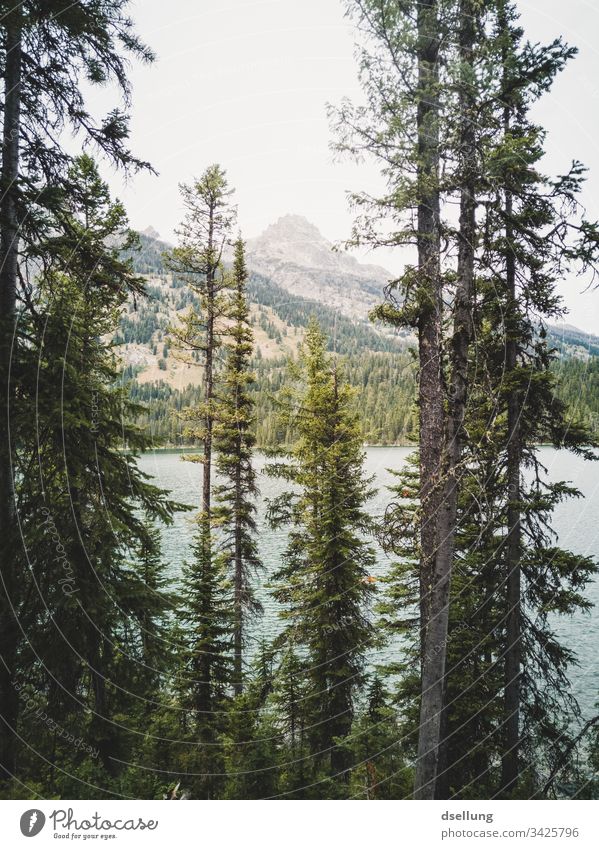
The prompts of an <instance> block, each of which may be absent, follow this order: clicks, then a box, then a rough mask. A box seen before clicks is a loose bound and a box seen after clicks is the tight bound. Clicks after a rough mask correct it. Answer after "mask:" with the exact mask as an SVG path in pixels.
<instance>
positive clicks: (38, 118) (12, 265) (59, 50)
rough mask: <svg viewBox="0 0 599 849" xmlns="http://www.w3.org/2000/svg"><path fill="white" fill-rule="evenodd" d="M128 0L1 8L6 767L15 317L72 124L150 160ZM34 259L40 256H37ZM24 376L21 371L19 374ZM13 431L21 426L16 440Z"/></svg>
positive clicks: (130, 161) (13, 630)
mask: <svg viewBox="0 0 599 849" xmlns="http://www.w3.org/2000/svg"><path fill="white" fill-rule="evenodd" d="M126 5H127V4H126V3H124V2H123V0H110V2H107V3H101V4H98V3H96V2H88V0H81V2H77V3H70V2H68V3H66V2H64V1H63V0H52V2H37V0H32V2H20V3H17V4H3V7H2V10H1V12H2V13H1V15H0V19H1V28H0V31H1V36H2V37H1V40H0V66H1V67H2V69H3V70H2V83H3V85H2V88H3V91H4V92H5V97H4V98H3V102H2V104H0V110H1V114H2V139H3V147H2V165H1V174H0V183H1V186H2V192H1V196H2V202H1V208H0V417H1V418H2V420H3V422H4V426H3V427H2V429H1V433H2V439H1V441H0V538H1V539H2V540H3V551H2V563H1V568H2V577H3V584H2V586H3V589H2V594H1V597H0V652H1V653H2V658H3V663H1V664H0V701H1V702H2V704H3V705H4V711H3V720H2V726H1V728H0V770H2V777H4V778H6V777H7V776H10V775H11V774H12V773H13V772H14V767H15V753H16V748H15V746H16V743H15V739H16V738H15V736H14V735H15V727H16V723H17V719H18V696H17V693H16V692H15V690H14V686H13V682H14V680H15V676H16V673H17V668H16V663H17V653H18V642H19V628H18V625H17V623H16V622H15V620H14V616H13V613H12V611H13V610H15V609H17V608H18V607H19V603H20V599H19V587H20V581H19V573H18V569H19V562H18V551H19V541H18V538H17V537H13V534H14V533H15V531H16V521H15V519H16V514H15V493H14V483H13V475H14V469H15V468H16V457H15V453H14V452H15V451H16V450H17V446H18V443H19V436H20V434H19V432H18V431H16V430H15V428H14V424H13V423H11V422H10V421H9V411H10V410H13V411H14V410H16V408H17V405H18V403H19V400H20V399H19V395H18V393H15V391H14V384H13V383H12V382H11V357H13V356H14V355H15V353H16V351H17V349H18V347H19V345H20V344H21V342H22V340H21V338H20V334H19V333H18V329H17V332H16V333H15V321H16V319H17V316H18V314H19V311H20V310H21V309H25V310H26V309H28V307H29V305H30V303H31V298H30V295H31V291H30V286H31V280H29V279H28V275H27V273H26V267H25V259H26V258H27V257H29V256H32V255H33V257H35V256H38V257H39V243H40V241H43V238H44V235H45V231H46V229H47V227H48V226H49V220H48V219H49V218H50V220H51V219H52V216H53V215H54V213H55V212H56V210H57V207H59V206H60V205H61V204H62V201H63V198H64V194H63V193H62V192H61V191H60V189H61V188H62V189H64V188H65V187H66V186H67V185H68V173H69V164H70V162H71V161H72V156H71V155H70V154H69V153H68V152H67V150H66V147H65V146H64V145H63V144H62V143H61V140H60V134H61V131H62V130H63V129H64V128H69V129H72V130H73V131H74V132H75V133H77V134H78V136H79V138H80V139H81V141H82V142H83V143H86V142H90V141H91V142H93V143H94V144H95V145H96V146H97V147H98V149H99V150H101V151H102V153H104V154H105V155H106V156H107V158H108V159H110V160H111V161H112V162H113V163H114V164H116V165H117V166H118V167H122V168H123V169H125V170H128V169H137V168H140V167H146V166H147V163H143V162H141V161H140V160H138V159H136V158H135V157H134V156H133V154H132V153H131V152H130V151H129V149H128V148H127V144H126V142H127V136H128V127H127V115H126V109H127V107H128V104H129V98H130V90H129V82H128V76H127V54H129V56H132V57H136V58H139V59H141V60H142V61H151V60H152V58H153V56H152V53H151V51H150V50H149V49H148V48H147V47H146V46H145V45H144V44H143V43H142V42H141V41H140V39H139V38H138V37H137V35H136V34H135V31H134V29H133V24H132V22H131V20H130V18H129V17H128V16H127V14H126V12H125V6H126ZM84 81H85V83H92V84H105V83H107V82H115V83H116V84H117V87H118V89H119V90H120V93H121V100H122V102H123V106H124V108H116V109H114V110H112V111H111V112H110V113H109V114H108V115H107V116H106V117H105V118H104V119H103V120H100V121H97V120H95V119H94V118H93V117H92V115H91V114H90V112H89V111H88V109H87V108H86V97H85V94H84V89H83V82H84ZM33 265H34V267H38V263H37V262H34V264H33ZM12 375H13V376H14V372H12ZM9 434H12V437H11V439H10V440H9V438H8V437H9Z"/></svg>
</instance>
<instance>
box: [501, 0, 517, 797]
mask: <svg viewBox="0 0 599 849" xmlns="http://www.w3.org/2000/svg"><path fill="white" fill-rule="evenodd" d="M499 29H500V32H501V33H502V35H503V36H504V48H503V68H504V71H503V88H504V96H505V103H504V110H503V131H504V136H508V135H509V133H510V130H511V113H512V107H511V104H510V100H509V90H510V79H509V71H508V68H509V49H510V48H509V44H508V41H507V38H508V34H509V33H508V20H507V10H506V5H505V3H502V5H501V7H500V12H499ZM512 216H513V195H512V192H511V191H510V190H509V187H508V188H507V189H506V192H505V219H506V225H505V239H506V249H507V253H506V322H505V333H506V346H505V356H506V373H507V379H508V380H510V381H512V385H511V386H510V389H509V392H508V397H507V431H508V443H507V482H508V508H507V540H506V564H505V568H506V576H507V577H506V604H507V615H506V643H507V644H506V651H505V662H504V680H505V688H504V727H505V747H504V754H503V758H502V764H501V784H502V792H503V793H505V794H509V793H510V792H511V791H512V790H513V788H514V786H515V785H516V782H517V780H518V765H519V746H520V673H521V665H522V637H521V602H520V595H521V586H520V585H521V568H520V554H521V545H522V541H521V536H522V530H521V515H520V469H521V465H522V446H521V439H520V397H519V393H518V390H517V388H516V387H515V386H514V385H513V379H514V374H515V370H516V367H517V364H518V303H517V293H516V257H515V254H514V251H513V247H512V246H513V243H514V227H513V224H512Z"/></svg>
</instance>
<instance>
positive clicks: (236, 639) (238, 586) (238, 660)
mask: <svg viewBox="0 0 599 849" xmlns="http://www.w3.org/2000/svg"><path fill="white" fill-rule="evenodd" d="M240 454H241V444H240V443H238V446H237V457H238V462H237V470H236V478H235V599H234V605H235V610H234V634H233V643H234V646H233V649H234V690H235V695H237V696H240V695H241V694H242V692H243V658H242V654H243V553H242V550H241V535H242V529H241V515H240V513H241V469H240V467H239V462H240V460H239V456H240Z"/></svg>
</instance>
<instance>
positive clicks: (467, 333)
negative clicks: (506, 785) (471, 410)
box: [431, 0, 476, 798]
mask: <svg viewBox="0 0 599 849" xmlns="http://www.w3.org/2000/svg"><path fill="white" fill-rule="evenodd" d="M475 15H476V9H475V7H474V2H473V0H462V2H461V3H460V31H459V50H460V61H461V63H462V68H463V69H464V72H463V73H462V79H461V81H460V97H459V99H460V117H459V120H460V130H459V144H460V159H461V164H460V165H461V167H460V184H461V186H460V188H461V191H460V224H459V249H458V267H457V285H456V292H455V300H454V304H453V336H452V340H451V350H450V364H451V383H450V390H449V415H448V418H447V430H446V445H445V462H444V483H445V495H444V498H443V505H442V508H441V511H440V514H439V520H440V521H439V549H438V552H437V563H436V573H435V582H434V588H433V597H432V610H431V617H432V620H433V622H432V624H431V633H433V634H434V635H435V636H434V639H432V640H431V642H433V643H434V645H435V646H442V649H441V650H439V651H438V652H437V658H436V660H437V662H436V667H437V669H436V671H435V675H434V677H433V685H432V686H434V687H436V688H437V689H438V690H441V695H440V698H441V703H442V705H444V702H445V691H446V668H445V667H446V655H447V643H448V636H449V598H450V588H451V573H452V566H453V557H454V550H455V534H456V527H457V515H458V495H459V483H460V463H461V459H462V447H463V436H464V434H463V427H464V418H465V415H466V403H467V400H468V351H469V347H470V340H471V338H472V299H473V294H474V256H475V242H476V129H475V127H476V124H475V121H476V97H475V91H474V88H473V83H472V82H471V80H470V75H469V73H468V72H467V71H466V69H467V68H468V66H469V65H470V64H471V63H472V51H473V48H474V40H475V37H476V30H475V20H476V18H475ZM436 700H437V701H438V700H439V694H437V696H436ZM442 711H443V715H442V721H441V739H440V765H441V767H440V770H439V774H438V776H437V782H436V789H435V798H445V797H446V796H447V791H448V785H447V780H448V772H447V770H448V764H447V758H446V751H445V749H446V747H445V745H444V743H443V738H444V735H445V733H446V728H447V716H446V710H445V707H442Z"/></svg>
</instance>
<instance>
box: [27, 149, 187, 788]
mask: <svg viewBox="0 0 599 849" xmlns="http://www.w3.org/2000/svg"><path fill="white" fill-rule="evenodd" d="M69 179H70V180H71V181H72V184H73V185H77V187H78V190H77V193H74V194H72V195H69V197H68V201H67V199H66V198H65V201H64V208H63V211H62V213H61V217H60V219H58V225H59V226H57V228H56V230H55V231H54V234H53V235H52V236H51V237H50V238H48V240H47V243H46V245H45V246H44V255H45V256H46V257H47V259H48V270H47V271H46V272H45V273H44V274H43V276H41V277H40V279H39V281H38V288H37V291H36V294H35V299H34V300H33V301H32V305H31V311H30V312H29V315H28V316H27V317H26V319H25V318H23V328H24V336H25V339H26V340H27V343H28V344H27V346H24V347H23V349H22V352H21V354H20V356H19V358H18V359H17V360H16V363H15V366H16V367H17V369H18V372H19V374H20V376H22V384H21V385H22V391H23V392H24V393H25V394H26V397H28V398H30V399H32V402H33V405H34V406H33V409H34V410H35V412H36V428H35V430H34V431H33V430H32V429H31V428H27V427H26V426H25V423H24V426H23V428H22V439H21V445H20V446H19V451H18V459H19V469H21V470H22V478H21V480H22V483H21V487H20V492H19V507H20V512H21V515H22V526H21V527H22V531H23V541H24V543H25V556H26V558H27V559H26V562H27V566H28V568H27V571H26V572H25V575H26V576H27V582H26V588H27V591H26V592H25V598H24V602H23V604H22V605H21V607H20V609H19V618H20V621H21V623H22V625H24V626H25V628H26V634H27V644H26V646H24V647H23V650H22V652H21V662H22V664H23V666H22V670H23V671H22V672H21V673H20V675H19V676H18V679H17V680H20V679H21V676H23V675H25V671H27V676H26V677H28V676H31V675H33V673H34V671H35V674H36V676H37V680H39V681H42V682H43V684H42V685H40V686H38V688H37V696H36V698H37V700H38V703H39V704H40V705H43V706H45V707H46V708H47V709H48V711H49V713H50V715H52V716H55V715H56V714H58V715H60V716H61V717H62V723H63V724H65V725H66V724H68V723H70V722H73V723H74V725H75V728H76V729H77V728H78V729H79V732H81V731H83V732H84V733H85V736H86V737H87V738H88V740H89V741H90V744H91V745H92V746H93V747H94V748H95V749H96V750H97V751H98V755H99V756H98V764H101V765H102V767H103V768H104V770H105V771H106V774H107V775H109V776H110V775H114V774H116V772H118V770H119V758H120V757H122V756H123V754H125V750H124V748H123V747H124V746H126V745H127V744H128V742H129V741H128V740H127V734H126V733H125V731H126V729H125V728H124V727H123V726H121V724H120V723H119V722H115V720H114V717H115V715H118V714H127V713H129V712H131V714H132V715H133V713H134V712H136V711H137V708H138V704H137V702H138V701H141V702H143V700H144V699H148V698H151V697H153V695H154V694H153V693H151V692H150V688H149V687H148V682H147V680H145V678H144V677H143V676H140V674H139V664H140V663H143V662H144V628H145V629H146V630H147V629H149V630H150V632H151V631H153V629H154V624H155V623H157V622H158V621H159V620H160V619H161V618H162V617H163V616H164V614H165V610H166V608H167V606H168V602H167V599H166V598H164V597H161V596H160V595H159V594H157V592H156V590H157V588H158V586H159V584H160V583H161V579H160V574H159V573H160V566H159V564H158V562H157V561H155V562H154V564H153V573H154V574H153V576H152V578H151V583H148V580H147V578H148V575H146V574H142V573H141V572H140V571H139V568H138V565H137V556H138V554H139V551H140V550H145V551H146V552H148V551H153V552H154V555H156V544H157V543H156V536H155V532H154V530H153V522H154V521H155V520H159V521H166V522H169V521H170V520H171V517H172V514H173V511H174V510H175V509H176V508H177V507H178V505H177V504H175V502H173V501H172V500H170V499H169V498H168V497H167V495H166V493H165V492H164V491H162V490H160V489H159V488H158V487H156V486H154V485H152V484H149V483H148V482H147V480H146V477H145V475H144V474H143V473H141V472H140V471H139V469H138V467H137V464H136V458H137V456H138V453H139V451H141V450H143V449H144V448H146V447H147V446H148V440H147V438H146V437H145V435H144V434H143V433H142V432H141V431H140V430H139V429H138V428H137V427H136V426H134V425H133V424H131V421H132V419H133V418H134V417H135V415H136V414H137V412H138V408H136V407H135V406H134V405H132V404H131V403H130V401H129V400H128V398H127V394H126V389H124V388H123V387H120V386H119V385H118V372H117V368H116V364H115V359H114V356H113V352H112V351H111V347H110V343H109V342H108V341H107V338H109V336H110V335H111V334H112V333H114V330H115V329H116V322H117V316H118V309H119V307H120V306H121V305H122V303H123V302H124V299H125V298H126V297H127V295H128V293H129V292H130V291H131V290H135V291H137V290H138V289H139V286H140V281H139V279H138V278H137V277H136V276H135V275H134V274H133V273H132V272H131V269H130V265H129V263H128V262H126V261H123V260H122V259H120V258H119V256H118V247H117V246H115V247H108V246H107V243H109V242H111V241H112V243H113V244H114V243H115V241H116V242H120V243H123V240H124V241H125V242H126V241H127V238H128V237H127V228H126V218H125V214H124V211H123V209H122V206H121V205H120V204H119V203H118V202H112V201H111V199H110V197H109V194H108V190H107V187H106V185H105V184H104V183H103V182H102V181H101V179H100V178H99V176H98V172H97V169H96V166H95V164H94V163H93V161H92V160H91V159H90V158H89V157H87V156H85V155H84V156H82V157H80V158H79V159H78V160H76V162H75V163H74V165H73V167H72V168H71V169H70V172H69ZM33 399H35V401H33ZM23 415H25V414H23ZM28 415H29V417H30V416H31V413H30V412H29V413H28ZM16 424H17V426H18V425H19V424H20V420H19V418H17V420H16ZM123 445H126V447H127V452H124V451H122V450H121V449H122V447H123ZM32 463H33V464H34V465H33V468H35V469H36V470H37V473H36V474H31V473H30V470H31V468H32ZM152 584H153V585H154V586H152ZM147 659H150V658H149V657H148V656H147V655H146V660H147ZM149 674H151V673H149ZM153 674H156V675H158V674H159V672H158V669H155V670H153ZM85 711H89V712H90V715H91V718H90V719H89V721H87V720H86V719H85V716H86V715H85ZM29 730H31V729H29ZM75 792H80V791H78V790H75Z"/></svg>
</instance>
